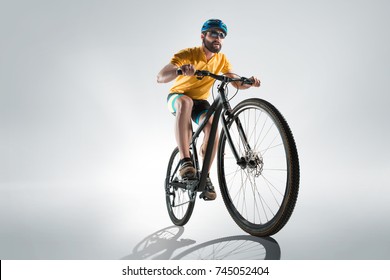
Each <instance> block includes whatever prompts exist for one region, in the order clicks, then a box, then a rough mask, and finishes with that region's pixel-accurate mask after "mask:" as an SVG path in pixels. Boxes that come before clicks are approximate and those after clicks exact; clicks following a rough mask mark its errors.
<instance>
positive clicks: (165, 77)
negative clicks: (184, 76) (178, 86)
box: [157, 63, 178, 83]
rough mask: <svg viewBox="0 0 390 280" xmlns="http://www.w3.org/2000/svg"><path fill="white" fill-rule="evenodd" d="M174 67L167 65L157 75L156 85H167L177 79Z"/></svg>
mask: <svg viewBox="0 0 390 280" xmlns="http://www.w3.org/2000/svg"><path fill="white" fill-rule="evenodd" d="M177 69H178V67H177V66H176V65H173V64H172V63H169V64H167V65H165V66H164V68H163V69H161V71H160V72H159V73H158V74H157V83H169V82H171V81H173V80H174V79H175V78H176V77H177Z"/></svg>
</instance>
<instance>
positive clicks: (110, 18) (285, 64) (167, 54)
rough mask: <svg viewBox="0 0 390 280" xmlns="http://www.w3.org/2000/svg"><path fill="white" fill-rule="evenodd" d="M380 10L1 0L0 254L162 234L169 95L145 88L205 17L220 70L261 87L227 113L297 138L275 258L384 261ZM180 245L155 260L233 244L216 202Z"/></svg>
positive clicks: (385, 155)
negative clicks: (223, 66)
mask: <svg viewBox="0 0 390 280" xmlns="http://www.w3.org/2000/svg"><path fill="white" fill-rule="evenodd" d="M209 3H212V4H209ZM220 4H222V5H220ZM389 10H390V4H389V2H388V1H378V0H375V1H368V0H367V1H359V0H358V1H352V0H351V1H346V0H344V1H334V0H331V1H309V0H297V1H262V0H261V1H238V2H237V1H221V2H220V3H219V1H211V2H210V1H204V0H200V1H189V2H183V1H176V0H175V1H171V0H167V1H149V0H145V1H116V0H114V1H112V0H111V1H92V0H89V1H88V0H81V1H75V0H69V1H58V0H56V1H49V0H35V1H27V0H12V1H10V0H8V1H7V0H6V1H4V0H1V1H0V41H1V43H0V133H1V134H0V259H122V258H131V257H129V255H132V254H133V252H134V249H135V248H137V246H138V245H139V244H140V243H142V241H143V240H145V239H147V238H148V237H150V236H153V234H154V233H158V232H159V231H162V230H164V229H165V228H167V227H170V226H171V222H170V220H169V217H168V215H167V213H166V209H165V202H164V192H163V179H164V172H165V168H166V163H167V160H168V156H169V154H170V152H171V150H172V149H173V147H174V145H175V141H174V137H173V118H172V116H171V115H170V114H169V113H168V111H167V109H166V105H165V101H166V94H167V92H168V89H169V87H170V84H164V85H158V84H157V83H156V82H155V80H156V78H155V77H156V74H157V72H158V71H159V70H160V69H161V68H162V67H163V66H164V65H165V64H166V63H168V62H169V59H170V58H171V55H172V54H173V53H174V52H176V51H178V50H180V49H182V48H185V47H190V46H195V45H199V44H200V34H199V33H200V31H199V30H200V26H201V24H202V23H203V21H204V20H206V19H208V18H211V17H219V18H222V19H223V20H224V21H226V23H227V24H228V26H229V30H230V33H229V36H228V37H227V39H226V40H225V44H224V46H223V51H224V53H226V54H227V55H228V57H229V58H230V60H231V62H232V64H233V65H234V69H235V71H236V72H237V73H239V74H242V75H246V76H249V75H252V74H253V75H257V76H258V77H260V78H261V80H262V87H261V88H259V89H250V90H247V91H242V92H241V94H240V96H239V97H237V99H236V101H235V102H238V101H239V100H241V99H243V98H246V97H254V96H257V97H260V98H264V99H267V100H269V101H270V102H272V103H273V104H275V105H276V106H277V107H278V108H279V109H280V111H281V112H282V113H283V114H284V115H285V117H286V118H287V120H288V121H289V124H290V126H291V128H292V130H293V133H294V135H295V138H296V142H297V145H298V150H299V155H300V163H301V189H300V195H299V198H298V203H297V206H296V209H295V212H294V213H293V216H292V218H291V220H290V221H289V223H288V224H287V226H286V227H285V228H284V229H283V230H282V231H281V232H280V233H278V234H276V235H275V236H273V238H274V239H275V240H276V241H277V243H278V244H279V246H280V250H281V258H282V259H389V257H390V241H389V239H388V237H389V236H390V222H389V213H390V203H389V197H390V189H389V186H390V185H389V183H390V179H389V174H390V160H389V158H390V153H389V151H390V149H389V146H388V145H389V144H388V143H389V142H390V132H389V125H388V119H389V116H390V114H389V109H388V107H389V104H390V90H389V89H390V87H389V76H390V54H389V53H390V52H389V50H390V35H389V34H390V33H389V26H390V20H389V16H388V12H389ZM150 162H152V163H153V167H151V165H150ZM212 177H213V178H214V182H215V183H217V178H216V170H215V169H214V170H213V171H212ZM181 230H183V229H181ZM181 234H182V235H181V236H180V237H179V239H180V240H184V241H185V240H191V242H189V243H188V244H187V245H183V247H181V248H179V247H180V246H177V247H174V245H172V246H171V245H169V244H168V243H166V245H164V243H162V242H160V243H159V244H158V246H160V248H159V249H158V250H157V251H159V250H160V251H161V252H164V250H167V251H172V252H173V251H175V252H174V254H178V253H180V252H181V251H183V250H184V249H188V248H190V247H191V246H193V245H198V244H202V243H204V242H209V241H212V240H215V239H218V238H221V237H234V236H237V235H243V234H244V233H243V232H242V231H241V230H240V229H239V228H238V227H237V226H236V225H235V224H234V223H233V222H232V220H231V218H230V217H229V216H228V213H227V211H226V209H225V208H224V205H223V202H222V199H221V197H220V196H219V199H218V200H216V201H214V202H207V203H206V202H203V201H198V203H197V205H196V208H195V212H194V214H193V217H192V218H191V220H190V222H189V224H188V225H187V226H186V227H185V229H184V232H182V233H181ZM162 239H164V238H162ZM233 239H234V238H233ZM190 243H191V244H192V245H189V244H190ZM183 244H184V243H183ZM164 246H166V247H164ZM170 246H171V247H170ZM157 251H156V252H157ZM139 257H140V258H144V257H143V256H139ZM145 258H146V257H145ZM167 258H169V256H168V257H167Z"/></svg>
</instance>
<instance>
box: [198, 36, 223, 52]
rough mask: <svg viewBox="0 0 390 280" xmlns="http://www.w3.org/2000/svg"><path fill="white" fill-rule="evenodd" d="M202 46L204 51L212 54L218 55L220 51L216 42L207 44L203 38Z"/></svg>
mask: <svg viewBox="0 0 390 280" xmlns="http://www.w3.org/2000/svg"><path fill="white" fill-rule="evenodd" d="M203 44H204V46H205V47H206V49H208V50H209V51H210V52H212V53H219V52H220V51H221V49H222V45H221V44H220V43H218V42H217V41H213V42H209V41H207V40H206V39H205V38H203ZM216 44H218V45H216Z"/></svg>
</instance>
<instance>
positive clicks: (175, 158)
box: [165, 148, 196, 226]
mask: <svg viewBox="0 0 390 280" xmlns="http://www.w3.org/2000/svg"><path fill="white" fill-rule="evenodd" d="M179 167H180V154H179V149H178V148H176V149H175V150H174V151H173V152H172V155H171V157H170V159H169V163H168V169H167V175H166V178H165V200H166V205H167V209H168V214H169V217H170V219H171V221H172V222H173V224H175V225H177V226H183V225H185V224H186V223H187V222H188V220H189V219H190V217H191V215H192V211H193V210H194V205H195V199H196V196H195V195H194V196H193V197H192V198H191V197H190V195H191V193H190V192H189V191H188V190H187V189H186V188H185V187H182V186H181V185H182V184H183V182H181V180H180V176H179Z"/></svg>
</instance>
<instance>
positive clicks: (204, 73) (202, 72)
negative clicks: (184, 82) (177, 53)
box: [177, 68, 254, 85]
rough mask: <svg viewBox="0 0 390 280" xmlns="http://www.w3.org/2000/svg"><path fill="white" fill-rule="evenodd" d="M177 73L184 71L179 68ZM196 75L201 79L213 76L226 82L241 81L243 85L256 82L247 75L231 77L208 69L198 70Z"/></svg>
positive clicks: (181, 73)
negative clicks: (246, 76)
mask: <svg viewBox="0 0 390 280" xmlns="http://www.w3.org/2000/svg"><path fill="white" fill-rule="evenodd" d="M177 74H178V75H183V71H182V70H181V69H180V68H179V69H177ZM194 76H196V77H197V78H198V79H199V80H201V79H203V77H211V78H213V79H216V80H218V81H221V82H224V83H231V82H241V83H242V84H243V85H244V84H248V85H252V84H253V82H254V81H253V80H251V79H249V78H245V77H240V78H231V77H228V76H225V75H217V74H213V73H211V72H210V71H207V70H196V71H195V74H194Z"/></svg>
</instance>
